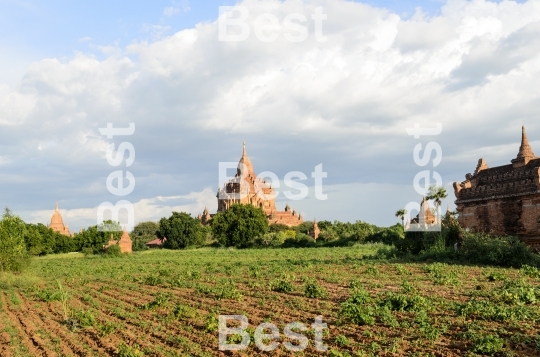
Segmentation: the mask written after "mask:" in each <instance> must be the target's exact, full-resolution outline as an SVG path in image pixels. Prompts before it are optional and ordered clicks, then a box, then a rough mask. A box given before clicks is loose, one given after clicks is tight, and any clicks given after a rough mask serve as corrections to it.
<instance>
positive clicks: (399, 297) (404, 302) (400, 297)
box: [379, 292, 427, 311]
mask: <svg viewBox="0 0 540 357" xmlns="http://www.w3.org/2000/svg"><path fill="white" fill-rule="evenodd" d="M426 305H427V302H426V299H425V298H423V297H422V296H420V295H416V294H414V295H412V296H409V295H404V294H396V293H392V292H388V293H386V295H384V296H383V297H382V299H381V300H380V301H379V306H387V307H388V308H389V309H390V310H395V311H420V310H422V309H423V308H424V307H425V306H426Z"/></svg>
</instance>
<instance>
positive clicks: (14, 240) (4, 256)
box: [0, 208, 30, 271]
mask: <svg viewBox="0 0 540 357" xmlns="http://www.w3.org/2000/svg"><path fill="white" fill-rule="evenodd" d="M26 234H27V232H26V224H25V223H24V221H23V220H22V219H20V218H19V217H17V216H14V215H13V214H12V213H11V211H10V210H9V208H6V209H5V211H4V214H3V216H2V220H1V221H0V271H21V270H22V269H23V268H25V267H26V266H27V265H28V264H29V262H30V259H29V255H28V252H27V250H26V243H25V240H24V237H25V235H26Z"/></svg>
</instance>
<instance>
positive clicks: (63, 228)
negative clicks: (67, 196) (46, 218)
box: [48, 202, 71, 237]
mask: <svg viewBox="0 0 540 357" xmlns="http://www.w3.org/2000/svg"><path fill="white" fill-rule="evenodd" d="M48 227H49V228H50V229H52V230H53V231H55V232H58V233H60V234H63V235H65V236H68V237H71V233H70V232H69V227H68V226H67V224H64V220H63V219H62V215H61V214H60V210H59V209H58V202H56V208H55V210H54V213H53V215H52V217H51V223H50V224H49V225H48Z"/></svg>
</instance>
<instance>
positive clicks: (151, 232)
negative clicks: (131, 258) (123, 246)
mask: <svg viewBox="0 0 540 357" xmlns="http://www.w3.org/2000/svg"><path fill="white" fill-rule="evenodd" d="M158 232H159V223H157V222H152V221H146V222H140V223H139V224H137V225H136V226H135V227H134V228H133V230H132V231H131V233H130V234H129V236H130V237H131V240H132V241H133V251H134V252H137V251H141V250H146V249H148V247H147V246H146V243H148V242H150V241H151V240H154V239H156V237H157V236H158Z"/></svg>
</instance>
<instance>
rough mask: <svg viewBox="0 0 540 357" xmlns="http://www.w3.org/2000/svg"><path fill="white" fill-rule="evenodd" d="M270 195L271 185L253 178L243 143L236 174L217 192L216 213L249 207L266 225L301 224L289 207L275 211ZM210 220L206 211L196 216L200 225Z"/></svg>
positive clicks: (300, 220) (297, 216) (272, 196)
mask: <svg viewBox="0 0 540 357" xmlns="http://www.w3.org/2000/svg"><path fill="white" fill-rule="evenodd" d="M274 195H275V193H274V189H273V188H272V185H271V184H268V183H267V182H266V180H261V179H259V178H257V175H256V174H255V171H254V170H253V164H252V163H251V160H250V159H249V157H248V156H247V153H246V143H245V142H244V150H243V153H242V157H241V158H240V161H239V162H238V167H237V171H236V175H235V176H234V178H232V179H231V180H229V182H227V183H226V184H225V185H224V186H223V187H222V188H220V189H219V190H218V192H217V196H216V197H217V199H218V212H224V211H226V210H227V209H229V207H230V206H231V205H232V204H235V203H241V204H250V205H253V206H255V207H259V208H261V209H262V210H263V211H264V213H265V214H266V218H267V219H268V223H270V224H273V223H280V224H285V225H287V226H289V227H292V226H297V225H299V224H300V223H302V222H303V219H302V215H301V214H297V212H296V211H295V210H294V209H293V210H291V208H290V207H289V204H287V205H286V206H285V211H278V210H277V209H276V204H275V201H274ZM210 218H211V215H210V214H208V210H206V209H205V212H203V215H202V216H200V215H199V219H200V220H201V222H202V223H203V224H206V223H207V222H208V221H209V220H210Z"/></svg>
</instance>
